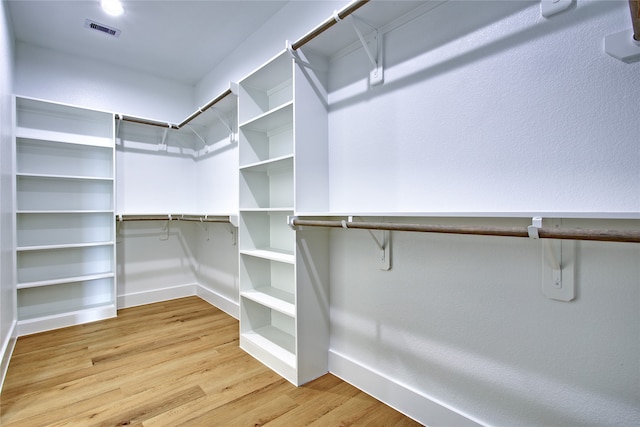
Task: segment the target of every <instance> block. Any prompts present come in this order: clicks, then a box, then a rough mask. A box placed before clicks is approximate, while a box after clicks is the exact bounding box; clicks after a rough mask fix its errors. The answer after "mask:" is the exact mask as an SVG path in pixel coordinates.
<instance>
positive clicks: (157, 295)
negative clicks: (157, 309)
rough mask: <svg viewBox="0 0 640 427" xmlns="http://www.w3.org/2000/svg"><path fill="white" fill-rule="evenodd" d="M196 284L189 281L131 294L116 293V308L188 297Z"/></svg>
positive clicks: (194, 290)
mask: <svg viewBox="0 0 640 427" xmlns="http://www.w3.org/2000/svg"><path fill="white" fill-rule="evenodd" d="M197 286H198V285H197V284H195V283H191V284H188V285H178V286H171V287H168V288H161V289H153V290H150V291H143V292H136V293H133V294H126V295H118V308H119V309H120V308H128V307H135V306H138V305H145V304H153V303H154V302H161V301H168V300H172V299H177V298H184V297H190V296H193V295H196V287H197Z"/></svg>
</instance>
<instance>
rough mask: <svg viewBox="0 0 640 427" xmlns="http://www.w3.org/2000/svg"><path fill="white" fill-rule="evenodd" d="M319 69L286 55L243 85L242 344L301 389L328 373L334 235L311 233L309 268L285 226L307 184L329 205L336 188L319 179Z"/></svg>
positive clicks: (322, 138)
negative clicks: (330, 255)
mask: <svg viewBox="0 0 640 427" xmlns="http://www.w3.org/2000/svg"><path fill="white" fill-rule="evenodd" d="M313 73H314V71H311V70H308V69H305V71H302V70H301V69H300V68H299V66H298V65H297V64H296V63H295V62H294V61H293V58H292V57H291V55H290V54H289V53H288V52H286V51H284V52H281V53H280V54H279V55H277V56H276V57H274V58H273V59H272V60H270V61H269V62H268V63H266V64H265V65H263V66H262V67H260V68H259V69H258V70H256V71H255V72H254V73H252V74H250V75H249V76H247V77H246V78H245V79H244V80H242V81H240V83H239V96H238V116H239V118H240V127H239V153H238V155H239V165H240V167H239V196H240V197H239V212H240V218H239V219H240V222H239V245H238V246H239V251H240V268H239V282H240V295H241V298H240V346H241V347H242V348H243V349H244V350H246V351H247V352H248V353H250V354H251V355H253V356H254V357H256V358H257V359H258V360H260V361H261V362H262V363H264V364H265V365H267V366H269V367H270V368H271V369H273V370H274V371H276V372H278V373H279V374H280V375H282V376H283V377H285V378H286V379H287V380H288V381H290V382H292V383H293V384H295V385H300V384H303V383H305V382H307V381H310V380H312V379H314V378H317V377H319V376H320V375H323V374H325V373H326V372H327V370H328V357H327V351H326V350H324V349H325V348H326V349H328V337H329V336H328V330H329V325H328V321H327V319H328V316H327V313H325V311H326V306H325V305H324V304H323V303H322V301H325V300H326V297H327V295H326V292H328V263H327V262H325V261H327V259H328V258H327V257H326V256H325V255H324V251H326V250H327V249H328V239H327V237H328V234H327V233H324V232H323V231H321V232H319V233H309V232H306V235H305V241H304V244H303V245H304V246H303V248H304V251H305V254H306V255H308V254H309V253H314V254H318V255H320V256H319V258H318V259H319V260H320V261H319V262H318V261H316V259H315V257H314V259H312V260H309V259H308V257H306V255H305V262H302V261H301V260H300V259H298V258H299V256H298V254H297V251H296V241H297V237H296V236H297V234H298V231H295V230H292V229H291V228H290V227H289V226H288V223H287V216H289V215H292V214H293V212H294V211H295V208H296V204H297V203H298V201H299V198H300V195H301V194H303V193H302V191H305V190H301V189H300V188H301V187H305V185H306V186H307V187H306V191H307V192H308V194H313V196H314V197H315V196H316V195H317V194H318V191H319V192H320V193H321V198H322V199H323V200H324V199H325V197H324V196H322V194H324V193H325V192H326V191H327V189H328V180H327V179H324V178H322V181H320V180H318V179H316V177H319V176H322V177H324V176H325V175H326V173H325V172H321V173H318V171H319V170H322V171H326V170H327V169H328V168H327V167H325V164H326V159H325V158H326V148H327V147H326V144H327V138H326V133H327V132H328V130H327V120H326V118H327V112H326V105H327V103H326V99H320V98H319V95H320V94H322V93H323V91H322V90H319V91H318V90H316V89H318V88H317V86H315V79H314V78H311V77H310V74H313ZM294 86H295V88H294ZM294 121H295V123H294ZM299 155H300V156H299ZM301 177H304V179H302V180H300V178H301ZM299 183H302V185H301V186H300V185H299ZM303 202H305V203H306V200H303ZM325 204H326V203H324V202H323V205H322V206H324V205H325ZM306 206H307V207H310V206H312V205H311V204H306ZM314 206H317V204H315V205H314ZM315 236H319V238H317V237H315ZM307 237H310V239H309V240H306V238H307ZM311 237H312V238H311ZM318 248H320V250H319V251H318ZM309 263H311V265H309ZM318 349H321V350H320V351H318Z"/></svg>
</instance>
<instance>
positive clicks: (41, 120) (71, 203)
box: [14, 97, 116, 335]
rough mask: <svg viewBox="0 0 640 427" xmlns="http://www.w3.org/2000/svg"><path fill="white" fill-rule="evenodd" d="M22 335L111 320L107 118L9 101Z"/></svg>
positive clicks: (110, 137) (110, 139) (111, 184)
mask: <svg viewBox="0 0 640 427" xmlns="http://www.w3.org/2000/svg"><path fill="white" fill-rule="evenodd" d="M14 111H15V126H14V136H15V138H14V141H15V151H14V152H15V165H14V170H15V204H14V206H15V209H16V211H15V215H16V221H15V223H16V230H15V232H16V235H15V242H16V267H15V268H16V276H15V277H16V280H17V292H18V332H19V334H20V335H25V334H30V333H35V332H41V331H44V330H49V329H54V328H59V327H64V326H71V325H76V324H80V323H86V322H91V321H94V320H100V319H105V318H109V317H113V316H115V315H116V303H115V296H116V283H115V281H116V277H115V276H116V275H115V226H114V221H113V216H114V204H115V201H114V189H115V174H114V171H115V166H114V165H115V157H114V156H115V154H114V125H113V123H114V122H113V115H112V114H111V113H106V112H100V111H93V110H87V109H84V108H77V107H72V106H68V105H62V104H56V103H51V102H46V101H41V100H37V99H31V98H23V97H14Z"/></svg>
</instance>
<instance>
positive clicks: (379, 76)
mask: <svg viewBox="0 0 640 427" xmlns="http://www.w3.org/2000/svg"><path fill="white" fill-rule="evenodd" d="M334 16H336V14H334ZM347 19H349V21H350V22H351V25H352V26H353V29H354V30H355V32H356V35H357V36H358V39H360V43H362V47H363V48H364V51H365V53H366V54H367V57H368V58H369V61H370V62H371V65H372V66H373V69H372V70H371V72H370V73H369V85H370V86H376V85H380V84H382V83H383V82H384V70H383V67H382V62H383V57H382V53H383V52H382V35H381V34H380V32H379V31H378V29H377V28H375V27H374V26H372V25H369V24H368V23H367V22H365V21H363V20H362V19H360V18H358V21H360V22H362V23H364V24H365V25H367V26H368V27H370V28H371V29H372V30H373V44H374V46H375V49H376V51H375V53H372V52H371V49H369V44H368V43H367V40H366V39H365V37H364V36H363V35H362V32H361V31H360V29H359V28H358V26H357V25H356V22H355V20H356V17H355V16H354V15H349V17H348V18H347Z"/></svg>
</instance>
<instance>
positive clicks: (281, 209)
mask: <svg viewBox="0 0 640 427" xmlns="http://www.w3.org/2000/svg"><path fill="white" fill-rule="evenodd" d="M240 211H241V212H267V213H291V212H293V206H283V207H277V208H241V209H240Z"/></svg>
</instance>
